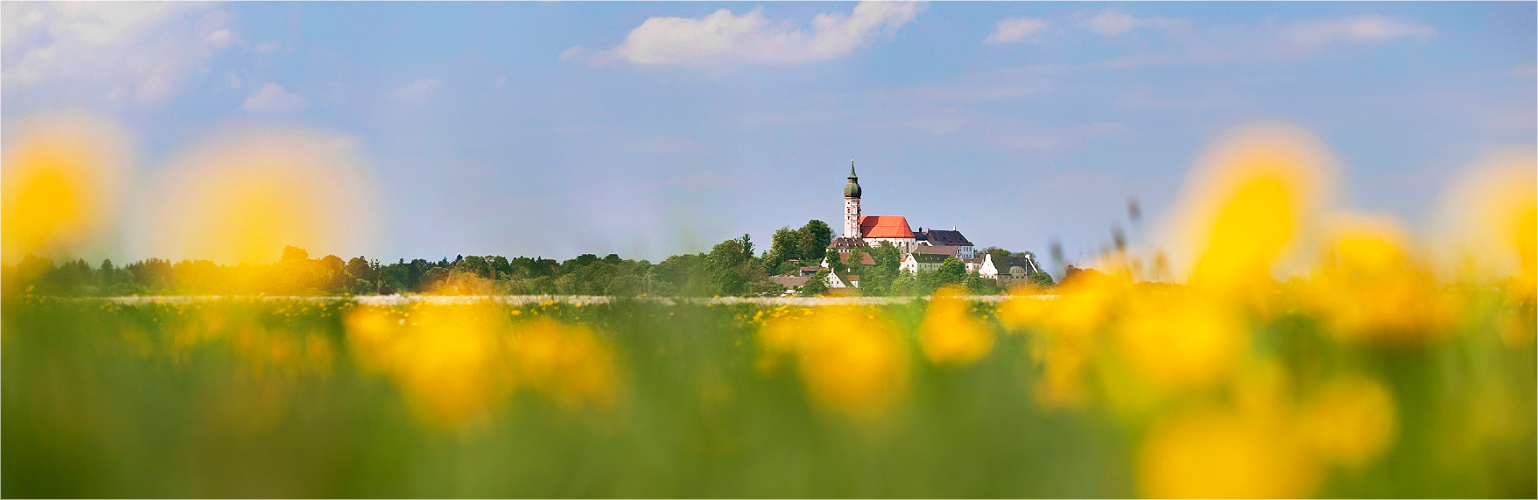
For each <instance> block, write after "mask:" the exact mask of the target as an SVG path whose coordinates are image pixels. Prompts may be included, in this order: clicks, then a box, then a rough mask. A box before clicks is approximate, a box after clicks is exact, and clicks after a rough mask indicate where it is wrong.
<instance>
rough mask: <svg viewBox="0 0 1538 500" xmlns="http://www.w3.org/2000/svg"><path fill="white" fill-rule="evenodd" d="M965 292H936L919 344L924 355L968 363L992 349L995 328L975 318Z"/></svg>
mask: <svg viewBox="0 0 1538 500" xmlns="http://www.w3.org/2000/svg"><path fill="white" fill-rule="evenodd" d="M969 309H970V308H969V306H968V305H967V302H966V299H965V293H964V292H963V291H962V290H961V289H959V288H955V287H946V288H942V289H940V290H938V291H936V292H935V294H934V299H933V300H932V301H930V303H929V310H928V311H927V312H926V313H925V316H924V321H923V322H922V323H920V324H919V346H920V347H921V348H922V349H923V351H924V357H926V358H929V360H930V361H931V362H934V363H938V364H958V365H964V364H969V363H972V362H974V361H977V360H978V359H981V358H982V357H983V356H986V355H988V351H990V350H992V349H993V329H992V328H989V327H988V325H986V324H983V322H982V321H979V320H978V319H977V318H974V317H972V315H971V314H970V311H969Z"/></svg>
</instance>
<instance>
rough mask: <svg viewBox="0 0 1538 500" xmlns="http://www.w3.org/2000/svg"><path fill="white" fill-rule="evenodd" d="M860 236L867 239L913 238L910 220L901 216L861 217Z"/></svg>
mask: <svg viewBox="0 0 1538 500" xmlns="http://www.w3.org/2000/svg"><path fill="white" fill-rule="evenodd" d="M860 235H861V236H864V237H866V238H912V237H913V229H912V228H911V227H909V226H908V218H907V217H903V216H901V215H865V216H861V217H860Z"/></svg>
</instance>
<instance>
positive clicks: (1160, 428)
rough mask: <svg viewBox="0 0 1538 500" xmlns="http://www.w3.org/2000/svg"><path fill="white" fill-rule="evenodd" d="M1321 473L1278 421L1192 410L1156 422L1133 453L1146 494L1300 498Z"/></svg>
mask: <svg viewBox="0 0 1538 500" xmlns="http://www.w3.org/2000/svg"><path fill="white" fill-rule="evenodd" d="M1319 477H1320V473H1319V470H1318V466H1317V465H1316V464H1315V463H1314V462H1313V461H1312V460H1311V458H1310V457H1309V456H1308V454H1307V453H1306V450H1305V449H1304V447H1303V446H1302V445H1301V444H1300V443H1298V442H1297V440H1294V439H1289V436H1288V433H1287V432H1286V425H1285V422H1284V421H1283V420H1282V419H1279V418H1275V417H1274V416H1270V415H1247V414H1236V413H1232V412H1223V411H1214V410H1196V411H1191V412H1187V413H1182V414H1178V415H1175V416H1174V417H1172V418H1169V419H1167V420H1165V421H1163V422H1160V423H1158V424H1156V425H1155V426H1154V427H1153V428H1152V429H1151V430H1150V431H1149V433H1148V436H1147V437H1146V438H1145V439H1144V441H1143V444H1142V447H1141V449H1140V450H1139V452H1138V456H1137V487H1138V493H1139V494H1140V495H1141V496H1144V497H1150V498H1302V497H1306V496H1309V495H1310V494H1311V493H1313V491H1314V489H1315V487H1316V486H1317V485H1318V482H1319Z"/></svg>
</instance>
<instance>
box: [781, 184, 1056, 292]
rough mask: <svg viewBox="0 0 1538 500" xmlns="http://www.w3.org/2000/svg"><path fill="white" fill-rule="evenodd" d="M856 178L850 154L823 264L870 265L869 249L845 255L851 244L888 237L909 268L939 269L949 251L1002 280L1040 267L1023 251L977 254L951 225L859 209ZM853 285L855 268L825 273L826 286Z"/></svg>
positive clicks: (868, 244) (870, 245)
mask: <svg viewBox="0 0 1538 500" xmlns="http://www.w3.org/2000/svg"><path fill="white" fill-rule="evenodd" d="M859 180H860V179H859V177H858V176H856V175H855V173H854V160H850V161H849V183H848V184H845V185H844V235H843V236H840V237H837V238H834V239H833V242H832V243H831V244H829V245H828V254H827V257H825V258H824V259H823V261H822V267H828V259H832V258H838V259H842V260H843V261H844V262H846V263H849V264H854V265H855V266H854V267H855V268H856V269H857V268H858V265H875V262H874V261H872V260H871V258H870V255H869V254H861V255H860V257H859V258H860V260H861V261H860V262H855V263H850V262H848V261H849V259H851V258H853V256H854V251H855V250H856V249H859V248H864V249H874V248H876V247H879V246H881V244H883V243H890V244H891V245H892V246H894V247H897V251H898V252H899V254H900V255H901V257H902V265H901V267H900V269H902V270H906V271H908V272H910V273H915V274H917V273H918V272H919V271H929V272H933V271H936V270H938V269H940V264H941V263H943V262H945V260H946V259H947V258H951V257H955V258H957V259H960V260H961V262H962V263H963V264H965V265H966V270H967V272H972V271H977V273H978V275H979V276H982V277H983V278H985V279H992V280H997V281H998V282H999V284H1001V285H1005V286H1008V285H1013V284H1015V283H1020V282H1024V281H1025V279H1026V276H1028V275H1030V274H1031V273H1034V272H1038V271H1040V270H1041V269H1040V267H1038V266H1037V265H1036V262H1035V261H1034V260H1032V259H1030V258H1028V257H1009V258H1007V259H999V260H998V261H995V260H994V258H993V256H992V255H991V254H984V255H983V256H982V257H977V256H976V255H975V247H974V246H973V245H972V242H971V241H970V240H968V239H967V237H966V236H963V235H962V234H961V231H959V230H957V229H956V228H951V229H950V230H944V229H933V228H931V229H928V230H925V229H924V228H922V227H921V228H919V230H918V231H914V230H913V228H912V227H911V226H909V225H908V218H907V217H904V216H901V215H865V214H864V213H863V212H861V211H860V195H861V194H862V192H861V191H862V190H861V189H860V182H859ZM1005 260H1007V262H1004V261H1005ZM816 269H817V268H804V269H803V271H802V274H803V277H806V276H810V275H811V274H812V273H813V272H815V271H816ZM803 281H804V280H803ZM786 284H787V285H788V283H786ZM797 285H799V283H797ZM859 286H860V277H859V276H858V275H856V274H842V273H832V272H830V273H828V287H829V288H844V287H859Z"/></svg>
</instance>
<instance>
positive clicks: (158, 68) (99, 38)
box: [0, 2, 237, 104]
mask: <svg viewBox="0 0 1538 500" xmlns="http://www.w3.org/2000/svg"><path fill="white" fill-rule="evenodd" d="M0 9H3V15H0V32H3V33H4V37H3V51H4V61H5V65H4V68H3V70H0V73H3V74H4V80H5V82H6V83H7V84H8V85H24V86H29V87H32V88H33V89H39V91H43V92H53V93H64V94H69V93H82V94H84V95H82V96H79V97H85V98H97V99H99V98H101V97H103V95H104V94H105V97H107V100H108V101H109V102H128V101H130V100H131V101H132V102H137V103H140V104H148V103H152V102H158V101H162V100H164V99H166V98H167V97H170V96H171V95H174V94H175V93H176V92H178V91H179V90H180V88H181V87H182V85H183V84H185V82H186V81H187V80H189V79H191V78H192V77H194V76H195V75H197V74H200V73H201V72H203V71H204V70H206V63H207V62H208V60H209V59H211V58H212V57H213V56H214V54H215V51H216V50H218V49H220V48H223V47H226V46H229V45H230V44H232V43H234V42H235V41H236V40H237V37H236V36H235V33H234V32H233V31H231V30H230V29H229V28H228V27H226V26H225V23H226V22H227V20H228V16H227V15H226V14H225V13H224V12H223V11H222V10H219V9H213V8H211V7H210V6H209V5H207V4H192V3H179V2H165V3H159V2H157V3H127V2H63V3H14V2H13V3H5V4H3V6H0ZM31 90H32V89H29V91H31Z"/></svg>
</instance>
